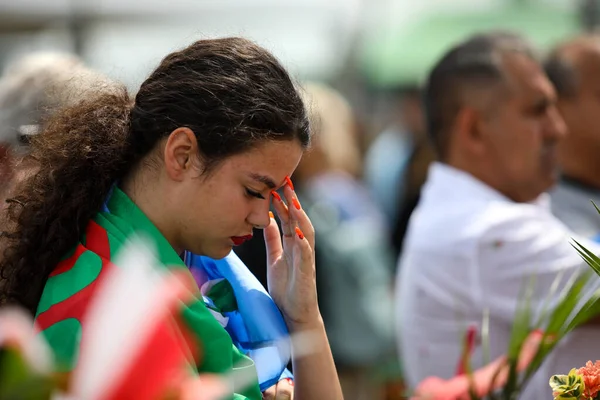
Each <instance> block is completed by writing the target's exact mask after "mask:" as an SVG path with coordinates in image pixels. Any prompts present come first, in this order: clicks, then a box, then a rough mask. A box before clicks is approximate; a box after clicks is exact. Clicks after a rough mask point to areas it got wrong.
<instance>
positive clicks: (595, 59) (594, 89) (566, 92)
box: [545, 34, 600, 240]
mask: <svg viewBox="0 0 600 400" xmlns="http://www.w3.org/2000/svg"><path fill="white" fill-rule="evenodd" d="M545 68H546V73H547V74H548V77H549V78H550V80H551V81H552V83H553V84H554V87H555V88H556V92H557V94H558V109H559V111H560V113H561V115H562V116H563V118H564V120H565V122H566V124H567V128H568V130H569V134H568V135H567V137H566V138H565V140H563V141H561V143H560V144H559V146H558V157H559V164H560V167H561V169H562V171H561V172H562V175H561V178H560V180H559V182H558V185H557V187H556V188H555V189H554V190H553V191H552V192H551V195H552V212H553V213H554V214H555V215H556V216H557V217H558V218H559V219H560V220H562V222H563V223H565V224H566V225H567V226H568V227H569V228H571V229H572V230H573V231H574V232H575V233H577V234H579V235H581V236H585V237H589V238H594V239H596V240H598V239H599V236H600V215H598V212H597V211H596V209H595V208H594V206H593V205H592V204H591V202H590V201H593V202H594V203H596V204H597V205H600V36H599V35H597V34H596V35H585V36H580V37H577V38H574V39H572V40H569V41H567V42H565V43H562V44H561V45H559V46H557V48H556V49H554V50H553V51H552V52H551V53H550V55H549V57H548V58H547V60H546V63H545Z"/></svg>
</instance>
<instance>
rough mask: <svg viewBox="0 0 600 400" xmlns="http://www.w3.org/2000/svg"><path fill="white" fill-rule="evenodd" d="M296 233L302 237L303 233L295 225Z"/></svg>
mask: <svg viewBox="0 0 600 400" xmlns="http://www.w3.org/2000/svg"><path fill="white" fill-rule="evenodd" d="M296 235H298V237H299V238H300V239H304V233H302V231H301V230H300V228H298V227H296Z"/></svg>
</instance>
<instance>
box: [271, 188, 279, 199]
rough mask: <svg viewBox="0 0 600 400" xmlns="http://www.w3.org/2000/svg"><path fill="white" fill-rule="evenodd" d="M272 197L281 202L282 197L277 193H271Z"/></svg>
mask: <svg viewBox="0 0 600 400" xmlns="http://www.w3.org/2000/svg"><path fill="white" fill-rule="evenodd" d="M271 196H273V197H274V198H275V199H276V200H277V201H281V196H280V195H279V193H277V192H276V191H274V190H273V191H272V192H271Z"/></svg>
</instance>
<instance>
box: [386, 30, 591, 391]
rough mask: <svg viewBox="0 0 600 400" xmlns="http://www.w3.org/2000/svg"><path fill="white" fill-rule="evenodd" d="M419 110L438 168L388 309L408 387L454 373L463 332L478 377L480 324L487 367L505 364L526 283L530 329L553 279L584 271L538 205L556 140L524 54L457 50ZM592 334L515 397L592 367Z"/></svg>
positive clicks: (491, 40) (510, 40) (552, 105)
mask: <svg viewBox="0 0 600 400" xmlns="http://www.w3.org/2000/svg"><path fill="white" fill-rule="evenodd" d="M425 104H426V113H427V124H428V131H429V134H430V135H431V137H432V139H433V141H434V145H435V148H436V151H437V153H438V157H439V160H440V161H439V162H436V163H434V164H433V165H432V167H431V168H430V171H429V175H428V178H427V182H426V184H425V186H424V187H423V191H422V195H421V200H420V202H419V205H418V206H417V208H416V210H415V212H414V213H413V215H412V217H411V220H410V224H409V228H408V232H407V237H406V241H405V247H404V252H403V254H402V259H401V262H400V265H399V275H398V285H397V287H398V294H397V300H396V306H397V326H398V330H399V334H400V337H399V343H400V348H401V354H402V361H403V365H406V366H410V367H407V368H405V371H406V377H407V379H408V383H409V385H410V386H411V387H413V388H414V387H415V385H417V384H418V382H420V381H421V380H423V379H424V378H426V377H428V376H439V377H441V378H450V377H452V376H453V375H454V374H456V373H459V372H461V371H460V369H459V368H458V366H459V365H462V364H460V362H461V360H462V359H463V356H462V350H463V341H462V338H463V335H464V333H465V331H467V328H469V329H470V330H471V331H472V332H474V333H475V335H474V336H473V341H472V351H471V352H470V353H469V354H468V356H469V357H470V360H471V361H472V362H473V366H474V368H477V367H479V366H481V365H482V363H483V357H482V354H483V352H482V346H481V344H480V341H481V336H480V334H481V332H482V329H483V328H482V323H483V320H484V315H486V314H488V313H489V314H488V315H489V352H490V357H491V359H494V358H495V357H498V356H500V355H502V354H504V353H505V352H506V351H507V349H508V344H509V338H510V335H511V332H512V326H513V322H514V316H515V312H516V310H517V306H518V304H519V302H520V301H522V296H521V293H522V290H523V285H524V284H527V282H528V281H529V279H528V278H530V277H532V276H533V277H534V283H535V285H534V286H533V287H532V288H531V299H530V306H531V308H532V315H533V317H532V321H531V323H534V320H535V318H536V317H537V316H539V315H540V314H539V313H540V312H541V311H542V308H543V307H544V306H545V305H547V301H548V300H549V299H548V295H549V293H551V290H550V288H551V287H552V285H553V283H554V282H555V281H556V280H557V278H559V277H561V276H562V277H563V279H566V278H567V277H569V276H570V275H572V274H573V273H577V272H579V271H582V270H585V269H587V267H586V266H584V265H583V263H582V260H581V258H580V257H579V255H578V254H577V252H576V251H575V250H574V249H573V248H572V246H571V245H570V243H569V239H570V237H571V236H573V234H572V233H571V232H569V231H568V230H567V229H566V228H565V227H564V225H563V224H562V223H561V222H560V221H558V220H557V219H556V218H555V217H554V216H553V215H552V214H551V212H550V210H549V207H548V204H547V203H548V202H547V199H546V196H545V195H544V194H543V193H544V192H545V191H547V190H548V189H550V188H551V187H552V186H553V185H554V184H555V183H556V181H557V179H558V165H557V163H556V152H557V145H558V143H559V141H560V140H562V139H563V138H564V137H565V134H566V129H565V125H564V121H563V120H562V118H561V117H560V114H559V112H558V110H557V107H556V94H555V92H554V88H553V86H552V84H551V83H550V81H549V80H548V79H547V77H546V75H545V73H544V71H543V69H542V66H541V65H540V63H539V62H538V61H537V59H536V56H535V53H534V51H533V50H532V48H531V47H530V46H529V45H528V44H527V43H526V42H525V41H524V40H523V39H522V38H520V37H518V36H516V35H513V34H509V33H489V34H481V35H476V36H474V37H472V38H470V39H468V40H466V41H464V42H462V43H461V44H459V45H457V46H456V47H454V48H452V49H451V50H450V51H448V52H447V53H446V54H445V55H444V56H443V58H442V59H441V60H440V61H439V62H438V63H437V64H436V66H435V67H434V68H433V70H432V71H431V73H430V75H429V79H428V82H427V87H426V90H425ZM585 244H586V245H589V247H590V248H592V250H597V249H595V248H593V247H592V243H587V242H586V243H585ZM550 300H552V299H550ZM550 307H552V302H550ZM598 334H600V327H597V326H593V325H591V326H586V327H581V328H578V329H577V330H575V331H574V332H573V333H572V334H571V335H570V336H569V337H567V338H566V339H565V341H564V342H563V343H561V345H560V346H559V347H558V348H557V349H556V350H555V351H554V352H553V353H552V354H551V355H550V356H549V357H548V359H547V360H546V362H545V364H544V365H543V366H542V367H541V368H540V369H539V371H538V372H537V374H536V375H535V376H534V378H533V380H532V381H531V382H530V384H529V385H528V387H527V388H526V391H525V393H524V394H523V398H524V399H542V398H547V397H549V396H551V390H550V388H549V386H548V377H549V376H551V375H552V374H555V373H557V371H569V370H570V369H571V368H573V366H574V365H584V364H585V362H586V361H587V360H589V359H596V358H600V351H596V350H594V349H595V347H596V346H595V343H596V341H597V337H598Z"/></svg>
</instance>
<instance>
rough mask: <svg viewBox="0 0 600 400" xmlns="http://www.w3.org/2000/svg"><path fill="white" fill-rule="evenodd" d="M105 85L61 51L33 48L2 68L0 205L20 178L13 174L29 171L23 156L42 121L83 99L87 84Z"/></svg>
mask: <svg viewBox="0 0 600 400" xmlns="http://www.w3.org/2000/svg"><path fill="white" fill-rule="evenodd" d="M110 85H111V83H110V82H109V80H108V79H107V78H106V77H104V76H102V75H101V74H99V73H96V72H94V71H91V70H90V69H88V68H87V67H85V66H84V64H83V63H82V62H81V60H79V59H78V58H77V57H76V56H74V55H71V54H66V53H54V52H39V53H34V54H30V55H27V56H24V57H21V58H19V59H17V60H15V61H14V62H12V63H10V64H9V65H8V66H7V67H6V68H5V70H4V73H3V75H2V77H1V78H0V200H1V204H0V209H2V208H4V207H5V201H4V199H5V198H6V197H7V194H8V192H9V191H10V190H11V189H12V186H13V184H14V183H15V182H18V181H20V180H21V179H14V178H19V177H22V176H25V175H27V174H28V173H31V171H32V169H31V168H32V165H30V164H31V163H30V162H28V160H26V159H25V157H24V156H25V155H26V154H27V153H28V143H29V139H30V138H31V137H32V135H35V134H36V133H38V132H39V130H40V126H41V124H43V121H44V120H46V119H47V118H48V116H50V115H52V113H54V112H56V111H57V110H58V109H59V108H62V107H65V106H68V105H73V104H76V103H77V102H78V101H81V100H83V99H84V98H85V97H86V95H88V94H89V92H88V90H89V89H88V88H92V87H93V88H94V89H93V90H94V91H98V90H105V89H107V88H109V87H110ZM15 175H18V176H17V177H15ZM21 175H22V176H21Z"/></svg>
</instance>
